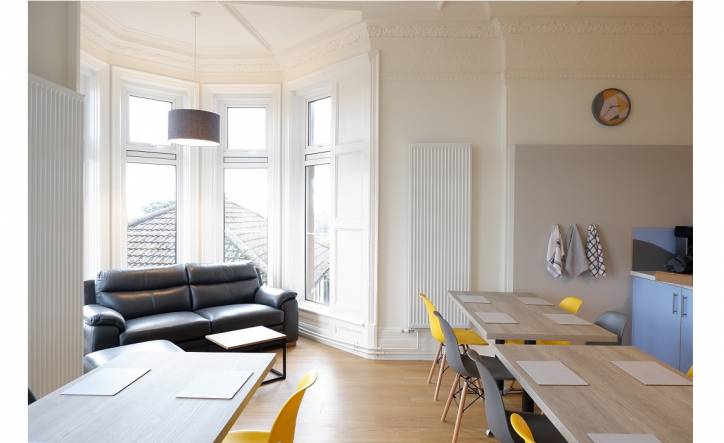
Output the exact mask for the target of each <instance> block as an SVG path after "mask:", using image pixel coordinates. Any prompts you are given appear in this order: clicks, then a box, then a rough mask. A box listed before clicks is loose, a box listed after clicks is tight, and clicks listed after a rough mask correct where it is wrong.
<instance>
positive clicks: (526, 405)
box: [521, 340, 536, 412]
mask: <svg viewBox="0 0 724 443" xmlns="http://www.w3.org/2000/svg"><path fill="white" fill-rule="evenodd" d="M535 343H536V341H535V340H523V344H526V345H534V344H535ZM521 401H522V403H523V404H522V406H521V409H522V410H523V412H533V410H534V409H535V402H534V401H533V399H532V398H530V395H528V393H527V392H525V390H523V398H522V399H521Z"/></svg>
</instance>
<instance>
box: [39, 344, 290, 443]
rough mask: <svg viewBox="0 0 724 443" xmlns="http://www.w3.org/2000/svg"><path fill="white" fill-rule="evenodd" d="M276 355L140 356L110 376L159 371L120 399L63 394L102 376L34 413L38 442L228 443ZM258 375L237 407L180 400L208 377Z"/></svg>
mask: <svg viewBox="0 0 724 443" xmlns="http://www.w3.org/2000/svg"><path fill="white" fill-rule="evenodd" d="M275 359H276V355H274V354H234V353H212V352H134V353H127V354H124V355H121V356H119V357H117V358H115V359H113V360H111V361H109V362H108V363H106V364H105V365H103V367H104V368H150V369H151V370H150V371H149V372H148V373H147V374H146V375H144V376H143V377H141V378H140V379H138V380H137V381H135V382H134V383H132V384H131V385H129V386H128V387H126V388H125V389H123V390H122V391H121V392H119V393H118V394H116V395H114V396H107V397H101V396H85V395H84V396H77V395H62V394H60V392H61V391H63V389H65V387H66V386H69V385H71V384H74V383H77V382H78V381H79V380H82V379H84V378H85V377H88V376H90V375H91V374H93V373H94V372H95V371H91V372H89V373H88V374H85V375H83V376H82V377H80V378H78V379H76V380H74V381H72V382H70V383H69V384H68V385H66V386H64V387H62V388H60V389H58V390H56V391H54V392H52V393H50V394H48V395H46V396H45V397H43V398H41V399H39V400H38V401H36V402H35V403H33V404H32V405H30V406H28V440H29V441H32V442H50V441H52V442H97V441H104V442H129V441H134V442H200V441H209V442H210V441H215V442H219V441H221V440H222V439H223V438H224V436H225V435H226V434H227V432H228V431H229V430H230V429H231V426H232V425H233V424H234V422H235V421H236V419H237V418H238V417H239V414H241V411H242V410H243V409H244V407H245V406H246V404H247V403H248V402H249V400H250V399H251V397H252V396H253V395H254V392H256V390H257V388H258V387H259V385H260V384H261V382H262V380H264V377H265V376H266V374H267V373H268V372H269V369H270V368H271V367H272V364H273V363H274V360H275ZM223 369H229V370H250V371H254V373H253V374H252V376H251V377H250V378H249V380H247V382H246V383H244V385H243V386H242V387H241V389H240V390H239V392H237V393H236V395H235V396H234V397H233V398H232V399H230V400H211V399H198V398H176V394H178V393H179V392H180V391H181V390H182V389H183V388H184V387H186V386H187V385H188V384H189V383H190V382H192V381H193V380H195V379H196V378H197V377H198V375H199V374H200V373H202V372H203V371H206V370H223Z"/></svg>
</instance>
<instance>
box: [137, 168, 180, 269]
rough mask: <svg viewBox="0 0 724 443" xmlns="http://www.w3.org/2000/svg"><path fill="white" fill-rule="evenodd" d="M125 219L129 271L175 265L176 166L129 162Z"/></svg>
mask: <svg viewBox="0 0 724 443" xmlns="http://www.w3.org/2000/svg"><path fill="white" fill-rule="evenodd" d="M126 218H127V220H128V228H127V233H126V238H127V246H126V252H127V254H126V255H127V263H128V267H130V268H137V267H144V266H158V265H170V264H174V263H176V166H174V165H165V164H153V163H135V162H133V161H132V160H129V162H128V164H127V165H126Z"/></svg>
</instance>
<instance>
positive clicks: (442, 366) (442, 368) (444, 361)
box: [432, 354, 447, 401]
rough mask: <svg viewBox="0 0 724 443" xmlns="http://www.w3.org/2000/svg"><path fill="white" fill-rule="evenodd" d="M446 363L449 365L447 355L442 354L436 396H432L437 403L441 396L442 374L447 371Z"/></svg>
mask: <svg viewBox="0 0 724 443" xmlns="http://www.w3.org/2000/svg"><path fill="white" fill-rule="evenodd" d="M445 363H447V360H445V354H442V359H441V360H440V368H439V369H440V370H439V371H438V373H437V384H436V385H435V395H433V396H432V399H433V400H435V401H437V397H438V395H439V394H440V383H441V382H442V373H443V371H444V370H445Z"/></svg>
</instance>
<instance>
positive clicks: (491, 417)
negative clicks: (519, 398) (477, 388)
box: [468, 350, 566, 443]
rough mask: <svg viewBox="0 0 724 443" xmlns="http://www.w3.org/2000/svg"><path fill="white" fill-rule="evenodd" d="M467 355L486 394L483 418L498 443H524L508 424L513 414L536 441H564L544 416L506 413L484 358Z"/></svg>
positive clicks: (471, 354)
mask: <svg viewBox="0 0 724 443" xmlns="http://www.w3.org/2000/svg"><path fill="white" fill-rule="evenodd" d="M468 355H469V356H470V357H469V358H470V359H471V360H472V361H473V362H474V363H475V365H476V367H477V368H478V373H479V374H480V379H481V380H482V381H483V387H484V389H485V394H486V395H485V417H486V419H487V421H488V429H489V430H490V433H492V434H493V436H494V437H495V438H496V439H497V440H498V441H499V442H501V443H525V442H524V441H523V439H521V438H520V437H519V436H518V434H517V433H516V432H515V430H513V426H512V425H511V424H510V415H511V414H513V413H516V414H519V415H521V416H522V417H523V418H524V419H525V421H526V422H527V423H528V426H529V427H530V429H531V431H532V432H533V436H534V437H535V439H536V441H540V442H545V443H558V442H561V443H563V442H565V441H566V439H565V438H563V436H562V435H561V434H560V432H558V430H557V429H556V428H555V426H553V423H551V422H550V420H548V418H546V416H545V415H539V414H533V413H532V412H518V411H506V410H505V406H504V405H503V396H502V395H501V394H500V391H498V389H497V388H498V386H497V381H496V380H495V378H494V374H493V373H492V372H491V371H490V370H489V369H488V366H487V364H486V360H485V358H486V357H481V356H480V355H479V354H478V353H477V352H475V351H473V350H470V351H468Z"/></svg>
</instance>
